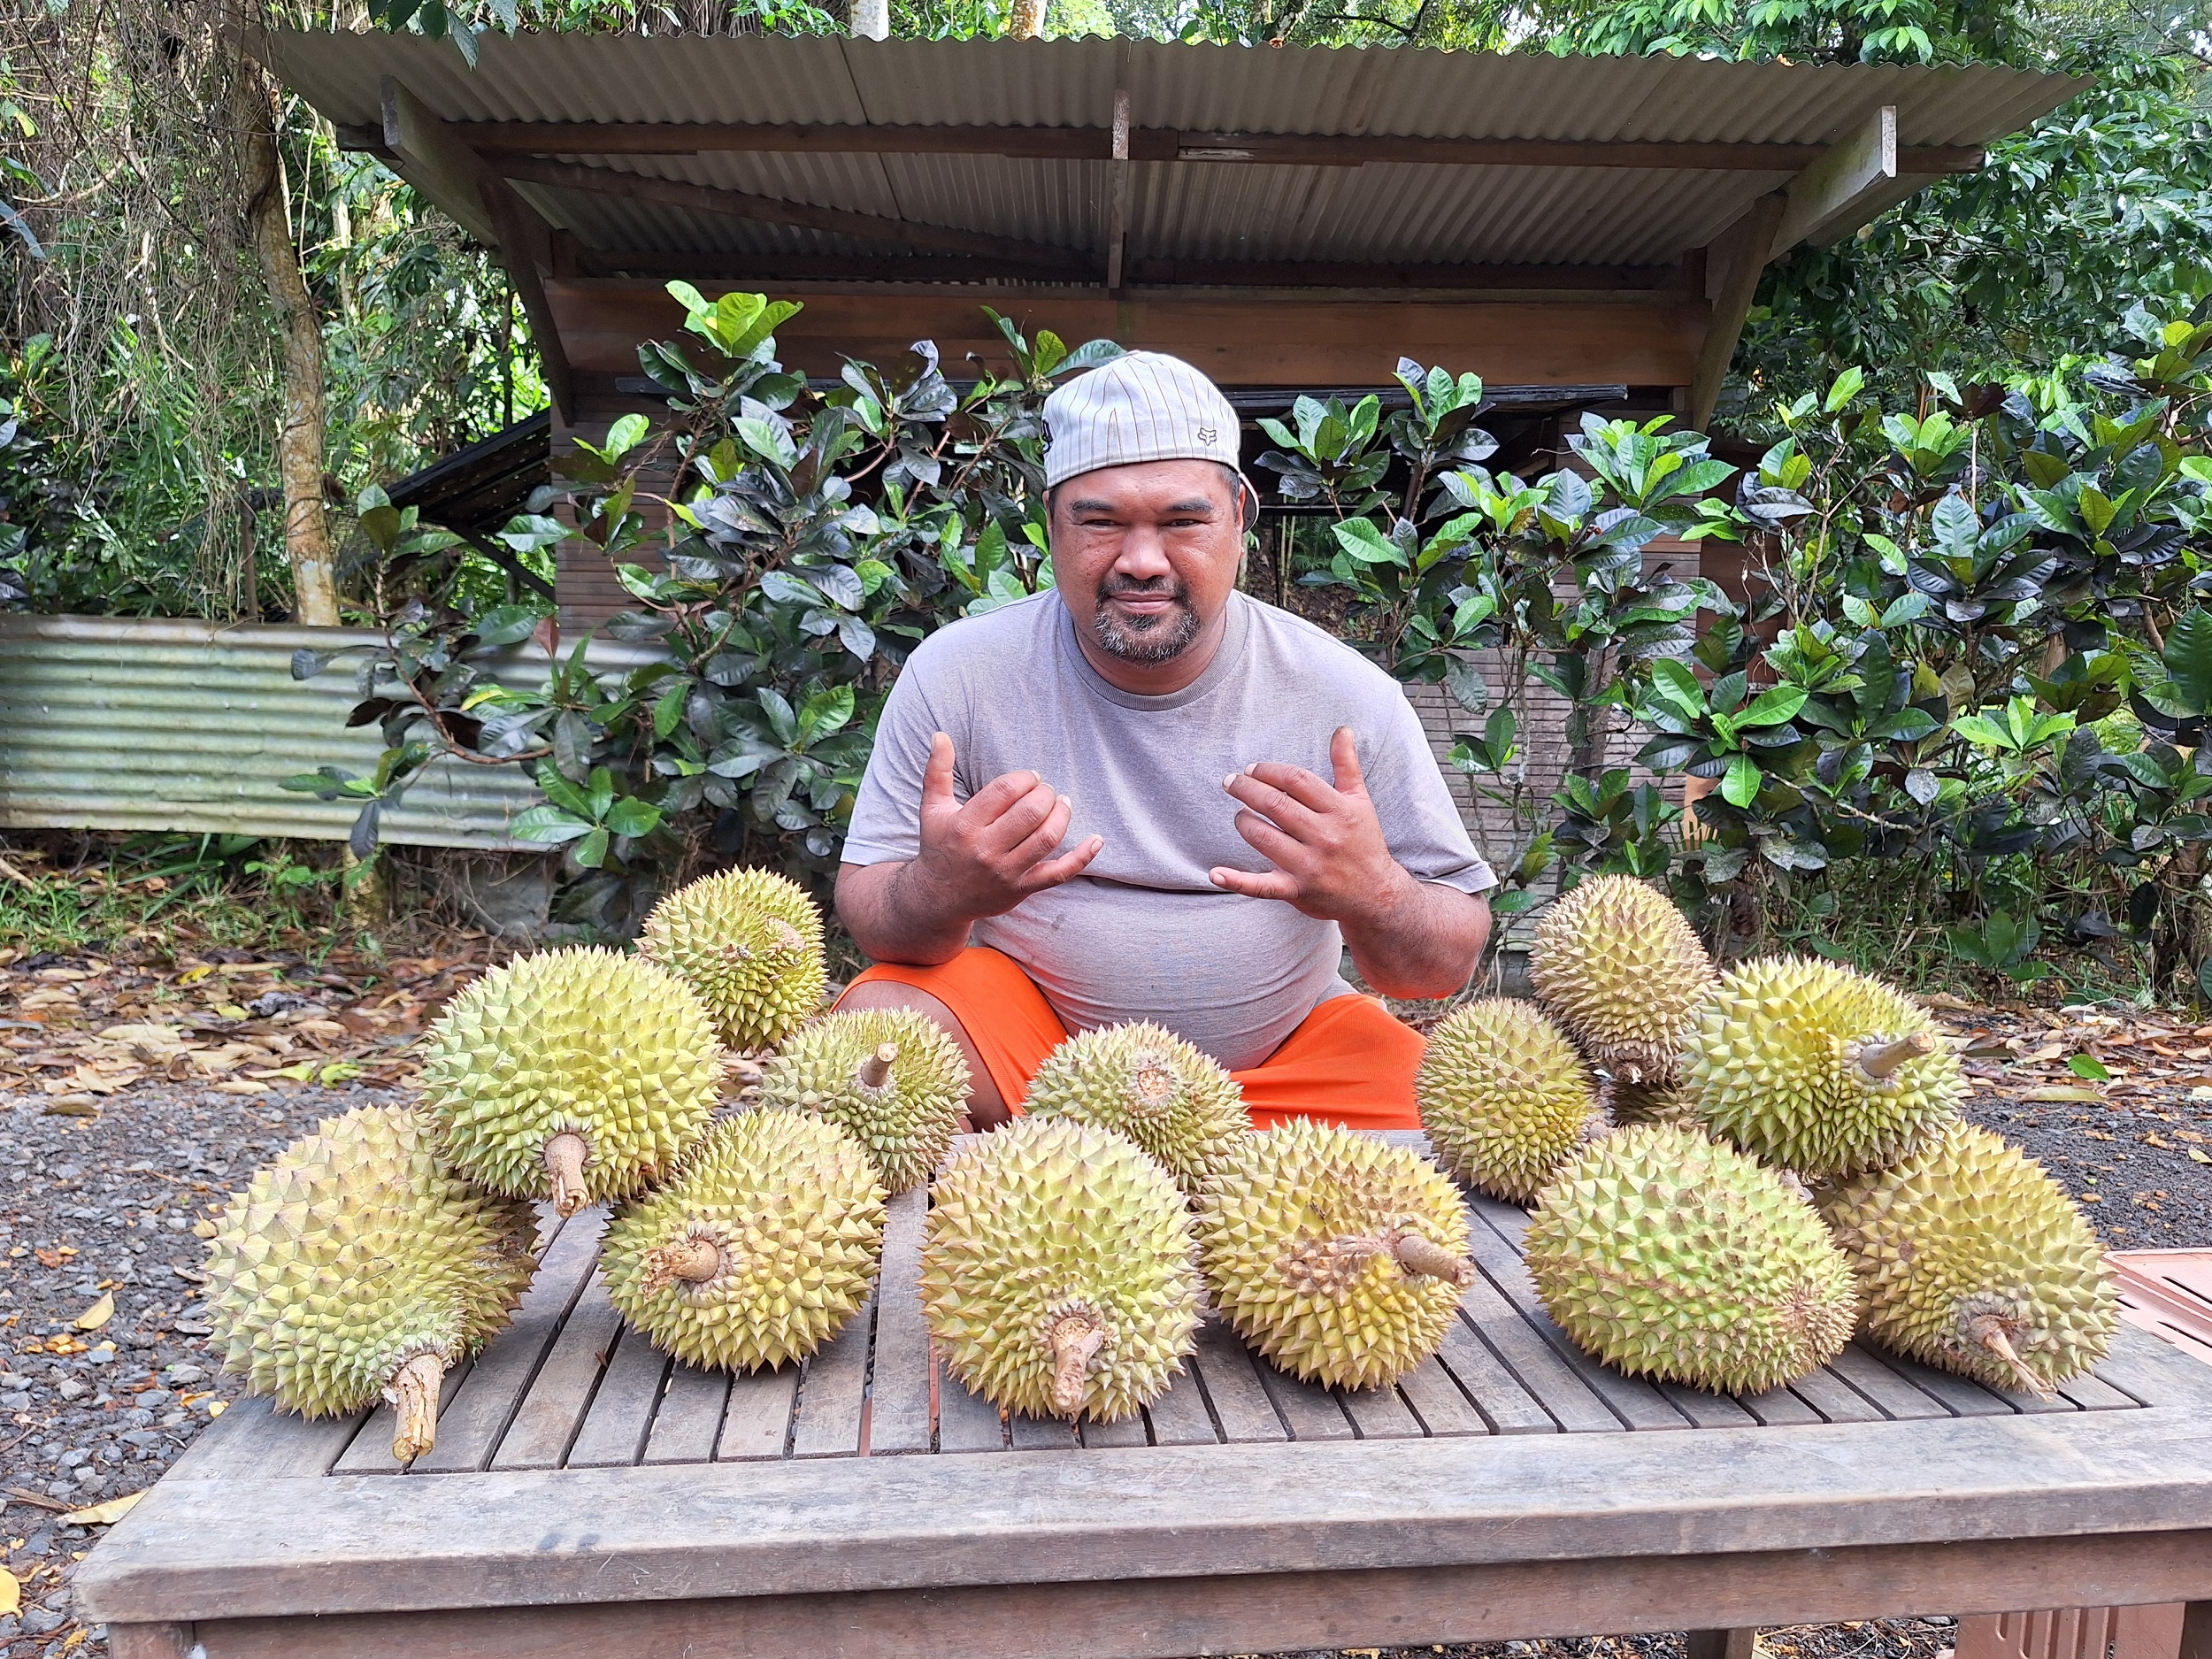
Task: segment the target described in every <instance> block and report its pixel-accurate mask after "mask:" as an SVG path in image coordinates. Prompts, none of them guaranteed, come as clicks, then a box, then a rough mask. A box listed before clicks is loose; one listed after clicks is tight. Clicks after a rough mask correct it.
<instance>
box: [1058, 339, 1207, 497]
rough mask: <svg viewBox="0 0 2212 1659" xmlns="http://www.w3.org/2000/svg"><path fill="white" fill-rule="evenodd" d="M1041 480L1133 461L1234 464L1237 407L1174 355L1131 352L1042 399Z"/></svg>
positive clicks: (1127, 463)
mask: <svg viewBox="0 0 2212 1659" xmlns="http://www.w3.org/2000/svg"><path fill="white" fill-rule="evenodd" d="M1045 433H1046V437H1047V444H1046V449H1045V483H1046V484H1047V485H1048V486H1050V485H1054V484H1060V483H1064V482H1065V481H1066V480H1069V479H1071V478H1074V477H1077V476H1078V475H1079V474H1081V473H1084V472H1096V471H1098V469H1099V468H1100V467H1102V466H1129V465H1133V464H1135V463H1137V462H1140V461H1218V462H1220V463H1221V465H1224V466H1225V467H1227V468H1229V469H1230V470H1231V471H1232V472H1234V471H1235V470H1236V466H1237V442H1238V433H1237V411H1235V410H1234V409H1233V408H1231V407H1230V404H1229V400H1228V399H1227V398H1225V397H1224V396H1222V395H1221V388H1219V387H1217V386H1216V385H1215V384H1214V383H1213V382H1212V381H1211V380H1208V379H1207V378H1206V377H1205V376H1204V375H1203V374H1202V373H1199V372H1198V371H1197V370H1196V369H1194V368H1193V367H1191V365H1189V364H1187V363H1186V362H1184V361H1183V360H1182V358H1180V357H1169V356H1167V355H1166V354H1165V353H1164V352H1160V351H1132V352H1130V353H1128V354H1127V355H1126V356H1124V357H1116V358H1114V359H1113V361H1111V362H1110V363H1107V364H1103V365H1101V366H1100V367H1098V368H1095V369H1093V370H1091V371H1090V372H1089V373H1087V374H1079V375H1078V376H1076V378H1075V379H1074V380H1070V381H1069V382H1068V383H1067V384H1066V385H1064V386H1063V387H1061V388H1059V389H1058V390H1057V391H1056V392H1054V393H1053V394H1052V396H1049V397H1048V398H1046V399H1045Z"/></svg>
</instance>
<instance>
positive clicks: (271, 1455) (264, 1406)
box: [169, 1394, 389, 1480]
mask: <svg viewBox="0 0 2212 1659" xmlns="http://www.w3.org/2000/svg"><path fill="white" fill-rule="evenodd" d="M362 1421H363V1419H362V1418H361V1417H301V1416H299V1415H298V1414H297V1413H296V1412H292V1411H280V1410H278V1409H276V1406H275V1404H274V1403H273V1402H271V1401H270V1400H268V1399H267V1398H266V1397H265V1396H256V1395H251V1394H249V1395H248V1396H247V1397H246V1398H245V1399H243V1400H234V1401H232V1402H231V1403H230V1405H229V1406H228V1407H227V1409H225V1410H224V1412H223V1415H222V1416H221V1417H217V1418H216V1419H215V1421H214V1422H213V1423H211V1424H210V1425H208V1426H207V1429H206V1430H205V1432H203V1433H202V1434H201V1436H200V1438H199V1439H198V1440H195V1441H193V1442H192V1444H191V1445H190V1446H188V1447H187V1448H185V1452H184V1455H183V1456H181V1457H180V1458H178V1459H177V1461H176V1462H175V1463H173V1464H171V1465H170V1469H169V1473H170V1474H172V1475H176V1476H177V1477H178V1479H187V1480H221V1479H230V1478H232V1477H236V1478H238V1479H255V1480H276V1479H306V1478H308V1477H310V1476H314V1475H320V1474H323V1473H326V1471H328V1470H329V1468H330V1466H331V1464H332V1463H334V1462H335V1461H336V1460H337V1458H338V1457H339V1455H341V1454H342V1453H343V1452H344V1451H345V1450H346V1448H347V1446H348V1444H349V1442H350V1441H351V1440H353V1439H354V1438H355V1437H356V1436H357V1434H358V1433H359V1432H360V1428H361V1424H362ZM386 1449H389V1445H388V1444H387V1448H386ZM179 1471H182V1472H181V1473H179Z"/></svg>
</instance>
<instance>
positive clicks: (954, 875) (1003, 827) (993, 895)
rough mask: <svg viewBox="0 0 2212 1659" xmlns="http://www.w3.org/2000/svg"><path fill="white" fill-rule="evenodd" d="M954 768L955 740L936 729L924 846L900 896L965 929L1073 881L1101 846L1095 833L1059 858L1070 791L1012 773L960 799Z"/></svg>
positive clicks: (925, 777)
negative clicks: (1060, 791) (956, 793)
mask: <svg viewBox="0 0 2212 1659" xmlns="http://www.w3.org/2000/svg"><path fill="white" fill-rule="evenodd" d="M952 768H953V749H952V739H950V738H949V737H948V736H946V735H945V734H944V733H942V732H939V733H935V734H934V735H933V737H932V738H931V739H930V741H929V764H928V765H927V766H926V768H925V769H924V770H923V772H922V822H921V842H922V849H921V851H920V852H919V853H918V855H916V856H915V858H914V860H913V862H912V863H910V864H908V865H907V866H906V868H905V869H904V870H903V871H902V872H900V876H899V881H898V887H899V889H900V891H899V897H900V899H901V901H902V902H909V901H916V902H918V905H917V908H918V909H920V910H924V911H926V912H929V913H933V914H934V915H935V916H937V917H941V918H943V919H944V920H945V921H947V922H954V921H957V922H958V923H959V924H960V926H963V927H965V926H966V925H967V924H968V923H970V922H974V921H979V920H980V919H982V918H984V917H987V916H1000V915H1003V914H1004V913H1005V912H1006V911H1008V910H1012V909H1013V908H1014V907H1015V906H1016V905H1017V904H1019V903H1020V902H1022V901H1023V900H1024V899H1025V898H1027V897H1028V896H1029V895H1031V894H1033V893H1041V892H1042V891H1044V889H1045V888H1047V887H1058V886H1059V885H1060V884H1061V883H1062V882H1064V881H1068V880H1071V879H1073V878H1075V877H1076V876H1078V875H1080V874H1081V873H1082V872H1083V868H1084V866H1085V865H1087V864H1089V863H1090V862H1091V860H1092V859H1094V858H1095V857H1097V856H1098V855H1099V852H1100V850H1101V849H1102V848H1104V846H1105V845H1106V842H1105V841H1104V839H1103V838H1102V837H1100V836H1097V835H1093V836H1090V837H1088V838H1087V840H1085V841H1083V842H1082V844H1081V845H1079V846H1078V847H1076V848H1075V849H1073V850H1071V851H1070V852H1067V853H1064V854H1062V855H1061V856H1058V857H1054V856H1052V855H1053V850H1054V849H1056V848H1057V847H1058V846H1059V845H1060V838H1061V837H1062V836H1064V835H1065V834H1066V833H1068V818H1069V815H1070V813H1071V810H1072V807H1071V803H1070V802H1069V800H1068V798H1067V796H1065V795H1060V794H1057V793H1056V792H1055V791H1054V789H1053V788H1052V786H1051V785H1049V784H1048V783H1046V782H1045V781H1044V780H1042V779H1041V778H1039V777H1038V776H1037V774H1036V773H1035V772H1006V773H1004V774H1003V775H1002V776H1000V777H996V778H994V779H992V780H991V781H990V782H988V783H987V784H985V785H984V786H983V787H981V788H980V789H978V790H977V791H976V792H975V794H974V795H972V796H970V797H969V798H968V800H967V801H966V802H965V803H962V802H960V801H959V800H957V799H956V798H955V797H954V795H953V790H952Z"/></svg>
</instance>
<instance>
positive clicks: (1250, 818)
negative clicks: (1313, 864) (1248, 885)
mask: <svg viewBox="0 0 2212 1659" xmlns="http://www.w3.org/2000/svg"><path fill="white" fill-rule="evenodd" d="M1236 826H1237V833H1238V834H1240V835H1241V836H1243V837H1244V839H1245V840H1246V841H1248V842H1250V843H1251V846H1252V850H1253V851H1254V852H1256V853H1258V854H1259V855H1260V856H1262V857H1263V858H1265V859H1266V860H1267V862H1268V863H1270V864H1294V863H1296V862H1297V861H1298V860H1300V859H1301V858H1304V857H1308V856H1310V854H1309V853H1308V851H1307V849H1306V844H1305V843H1304V842H1303V841H1300V840H1298V839H1297V837H1295V836H1294V835H1286V834H1285V833H1283V832H1282V831H1281V830H1280V829H1279V828H1277V827H1276V826H1274V825H1272V824H1271V823H1269V822H1268V821H1267V819H1265V818H1262V817H1261V816H1260V815H1259V814H1258V813H1256V812H1240V813H1238V814H1237V818H1236Z"/></svg>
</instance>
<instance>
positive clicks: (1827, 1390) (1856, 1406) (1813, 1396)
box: [1744, 1365, 1882, 1423]
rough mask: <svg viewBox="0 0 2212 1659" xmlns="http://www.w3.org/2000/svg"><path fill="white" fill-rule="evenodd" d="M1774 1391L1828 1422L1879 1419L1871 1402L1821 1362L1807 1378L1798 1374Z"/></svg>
mask: <svg viewBox="0 0 2212 1659" xmlns="http://www.w3.org/2000/svg"><path fill="white" fill-rule="evenodd" d="M1774 1392H1775V1393H1776V1394H1782V1393H1785V1392H1787V1393H1789V1394H1793V1395H1794V1396H1796V1398H1797V1399H1798V1400H1799V1401H1801V1402H1803V1403H1804V1404H1805V1405H1806V1406H1808V1407H1809V1408H1810V1409H1812V1410H1813V1411H1815V1412H1816V1413H1818V1414H1819V1416H1820V1417H1823V1418H1825V1419H1826V1420H1827V1421H1828V1422H1830V1423H1879V1422H1880V1421H1882V1414H1881V1412H1880V1410H1879V1409H1877V1408H1876V1406H1875V1405H1874V1403H1873V1402H1871V1401H1870V1400H1869V1399H1868V1398H1867V1397H1866V1396H1865V1395H1864V1394H1861V1393H1860V1392H1859V1391H1858V1390H1857V1389H1855V1388H1854V1387H1853V1386H1851V1385H1850V1384H1849V1383H1847V1382H1846V1381H1845V1380H1844V1379H1842V1378H1840V1377H1839V1376H1837V1375H1836V1373H1835V1372H1834V1371H1832V1370H1831V1369H1829V1368H1828V1367H1827V1366H1825V1365H1824V1366H1822V1367H1821V1368H1820V1369H1819V1370H1818V1371H1815V1372H1813V1373H1812V1375H1810V1376H1809V1377H1800V1378H1799V1379H1797V1380H1796V1381H1795V1382H1793V1383H1792V1384H1791V1385H1790V1386H1789V1387H1788V1389H1787V1390H1786V1391H1785V1390H1783V1389H1779V1388H1778V1389H1776V1390H1775V1391H1774ZM1744 1404H1745V1405H1746V1406H1747V1407H1750V1408H1751V1409H1754V1410H1756V1409H1758V1408H1757V1407H1756V1406H1755V1405H1754V1404H1753V1402H1751V1401H1748V1400H1747V1401H1745V1402H1744Z"/></svg>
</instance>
